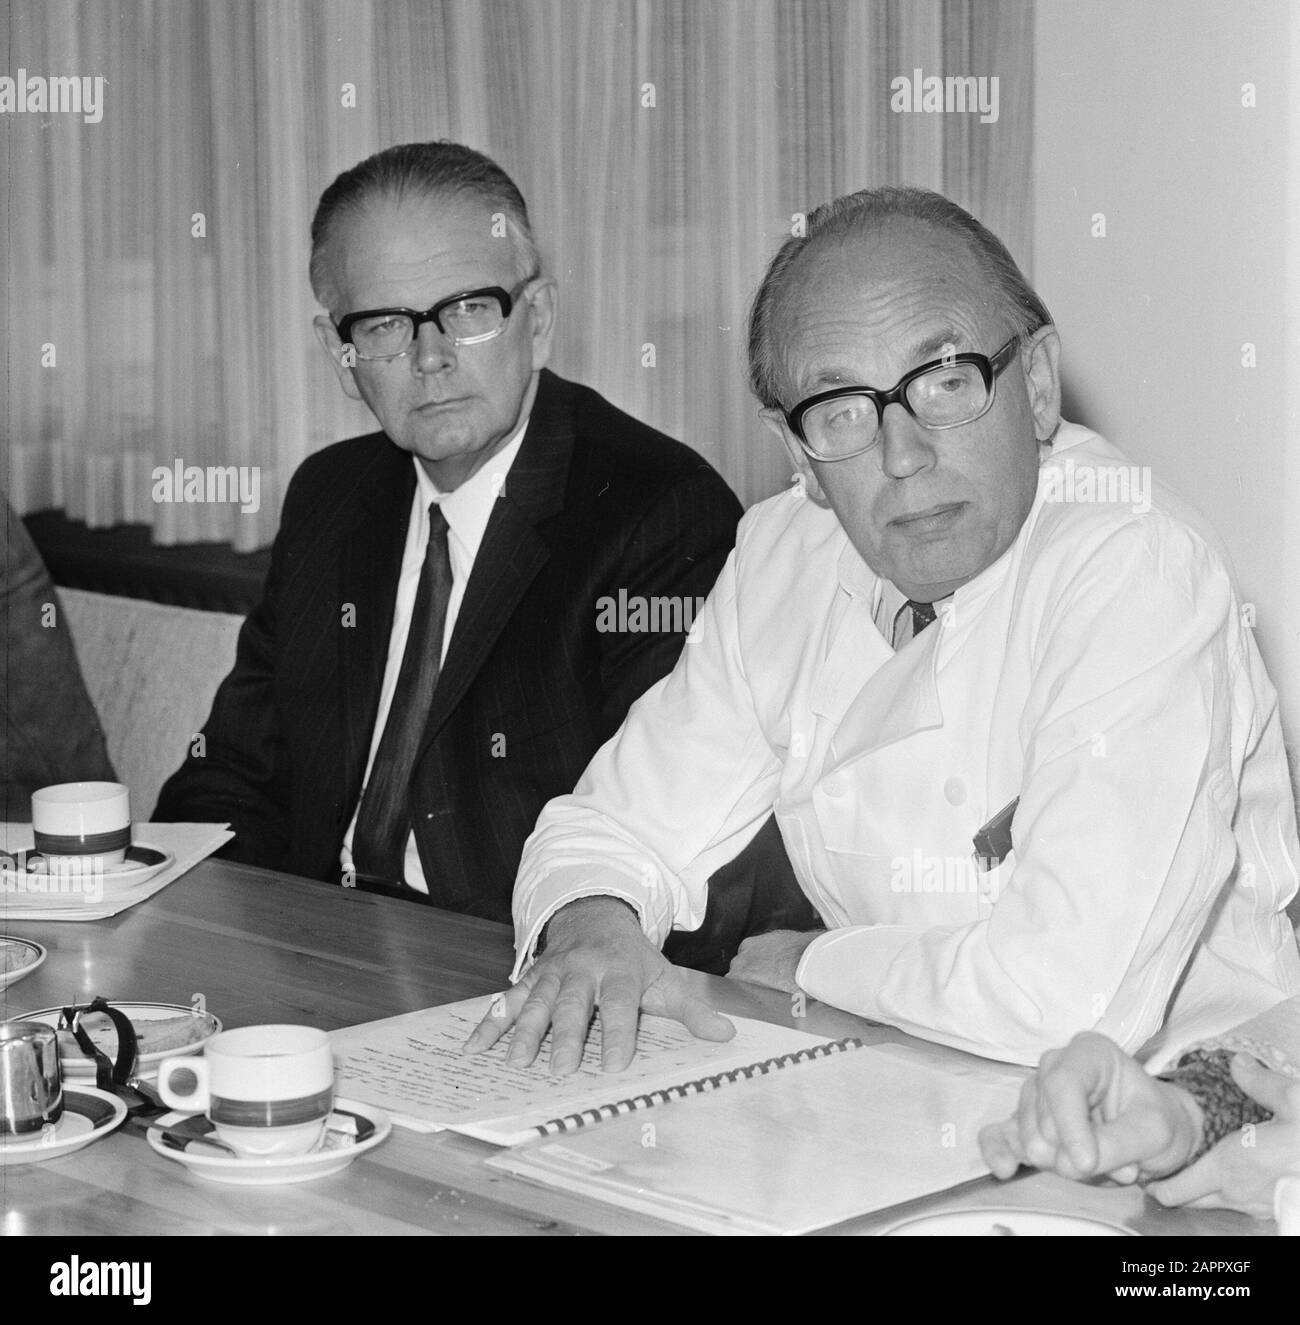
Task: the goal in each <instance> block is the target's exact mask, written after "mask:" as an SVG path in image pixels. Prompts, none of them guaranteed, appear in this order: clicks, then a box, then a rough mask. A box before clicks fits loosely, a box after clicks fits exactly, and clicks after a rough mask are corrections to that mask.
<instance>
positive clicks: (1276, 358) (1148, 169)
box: [1033, 0, 1300, 763]
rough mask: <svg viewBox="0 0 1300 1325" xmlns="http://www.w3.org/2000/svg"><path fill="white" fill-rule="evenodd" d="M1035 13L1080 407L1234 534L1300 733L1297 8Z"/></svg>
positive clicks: (1040, 196)
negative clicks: (1250, 98) (1250, 95)
mask: <svg viewBox="0 0 1300 1325" xmlns="http://www.w3.org/2000/svg"><path fill="white" fill-rule="evenodd" d="M1034 21H1035V39H1034V45H1035V51H1034V54H1035V112H1034V113H1035V120H1034V191H1033V207H1034V252H1033V270H1034V277H1035V281H1036V284H1037V286H1038V288H1039V290H1040V291H1041V293H1042V294H1043V296H1044V298H1045V299H1046V300H1047V303H1048V307H1049V308H1051V310H1052V312H1053V314H1054V316H1055V318H1056V321H1057V324H1058V325H1059V327H1060V329H1061V335H1062V340H1063V344H1064V362H1065V365H1066V388H1067V404H1068V405H1069V407H1070V413H1071V416H1072V417H1075V418H1078V419H1079V420H1080V421H1081V422H1084V423H1087V424H1089V425H1090V426H1092V427H1095V428H1097V429H1098V430H1099V431H1101V432H1103V433H1105V434H1106V435H1107V436H1108V437H1110V439H1111V440H1112V441H1114V442H1116V443H1117V444H1118V445H1119V446H1121V447H1122V448H1124V449H1125V450H1126V451H1128V452H1129V454H1130V455H1131V456H1132V457H1133V459H1134V460H1135V461H1136V462H1137V463H1140V464H1149V465H1150V466H1151V467H1152V469H1153V471H1154V472H1155V474H1156V476H1157V477H1159V478H1163V480H1164V481H1165V482H1167V483H1169V484H1170V485H1171V486H1173V487H1175V488H1177V489H1178V490H1179V491H1180V492H1181V493H1182V494H1183V495H1184V496H1185V497H1187V498H1189V499H1190V500H1191V501H1192V502H1193V503H1194V504H1195V505H1197V506H1198V507H1199V508H1200V509H1201V510H1202V511H1203V512H1204V513H1205V514H1206V515H1208V516H1209V517H1210V518H1211V520H1212V521H1213V523H1214V524H1215V526H1216V527H1217V528H1218V530H1219V532H1220V533H1221V534H1222V535H1223V537H1224V539H1225V540H1226V541H1227V544H1228V547H1229V549H1230V551H1231V553H1232V555H1233V559H1234V561H1235V564H1236V568H1237V572H1238V575H1239V578H1240V580H1241V584H1242V589H1243V593H1244V596H1245V598H1246V599H1247V600H1249V601H1250V602H1252V603H1253V604H1255V608H1256V620H1257V626H1256V635H1257V639H1258V641H1259V645H1260V648H1261V650H1262V652H1263V654H1264V657H1265V660H1266V662H1267V663H1268V666H1269V670H1270V672H1271V674H1272V676H1273V679H1274V682H1275V683H1276V685H1277V687H1278V690H1279V692H1280V694H1281V697H1282V711H1283V718H1284V721H1285V724H1286V727H1287V732H1288V737H1289V740H1290V742H1291V744H1293V745H1300V530H1298V529H1297V520H1296V510H1297V501H1298V500H1300V458H1297V455H1296V452H1297V443H1298V442H1300V437H1298V436H1297V433H1298V432H1300V427H1298V422H1300V382H1298V380H1297V379H1298V377H1300V344H1298V338H1300V254H1298V252H1297V250H1300V128H1298V127H1297V119H1298V118H1300V6H1294V5H1292V4H1290V3H1288V0H1242V2H1241V3H1237V4H1232V5H1225V4H1223V3H1222V2H1221V0H1181V2H1180V3H1177V4H1174V3H1171V2H1170V0H1077V2H1074V0H1040V3H1039V4H1038V5H1036V6H1035V14H1034ZM1247 83H1251V84H1254V88H1255V99H1256V105H1255V106H1254V107H1253V108H1248V107H1245V106H1243V104H1242V102H1243V95H1247V94H1243V84H1247ZM1097 213H1102V214H1104V217H1105V228H1106V233H1105V237H1104V238H1099V237H1094V236H1093V234H1092V230H1093V227H1094V215H1095V214H1097ZM1246 342H1250V343H1251V344H1253V346H1254V347H1255V355H1256V362H1257V366H1256V367H1254V368H1248V367H1244V366H1243V363H1242V357H1243V349H1242V347H1243V345H1244V344H1245V343H1246ZM1294 762H1295V761H1294V760H1293V763H1294Z"/></svg>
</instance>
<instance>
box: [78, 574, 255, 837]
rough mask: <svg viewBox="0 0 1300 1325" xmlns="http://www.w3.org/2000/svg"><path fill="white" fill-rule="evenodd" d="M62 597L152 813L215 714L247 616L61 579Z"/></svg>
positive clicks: (93, 684)
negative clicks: (70, 584) (65, 584)
mask: <svg viewBox="0 0 1300 1325" xmlns="http://www.w3.org/2000/svg"><path fill="white" fill-rule="evenodd" d="M59 600H60V602H61V603H62V604H63V611H64V614H65V615H66V617H67V621H68V625H69V627H70V628H71V631H72V640H73V643H74V644H75V645H76V649H77V658H78V661H79V662H80V663H81V671H82V674H83V675H84V676H85V678H86V689H87V690H88V691H89V692H90V698H91V701H92V702H93V703H94V705H95V708H96V710H97V711H98V713H99V719H100V721H101V722H102V723H103V726H104V735H105V737H106V738H107V740H108V753H109V757H110V758H111V759H112V761H113V767H114V768H115V769H116V770H117V776H118V777H119V778H120V779H121V781H123V782H125V783H126V785H127V786H128V787H130V789H131V817H132V818H133V819H134V820H135V821H136V822H137V823H143V822H144V821H145V820H147V819H148V818H149V816H150V815H151V814H152V813H153V808H154V806H155V805H156V804H157V801H158V792H159V790H160V789H161V787H162V784H163V783H164V782H165V781H166V780H167V778H169V777H170V776H171V774H172V773H174V772H175V771H176V769H178V768H179V767H180V764H181V760H182V759H183V758H184V757H185V752H186V749H187V748H188V746H189V744H190V742H191V741H192V740H193V739H194V737H195V735H196V734H197V733H198V732H199V730H200V729H201V728H202V726H203V724H204V722H206V721H207V717H208V710H209V709H210V708H211V707H212V698H213V696H214V695H215V694H216V690H217V686H218V685H220V683H221V681H222V680H223V678H224V677H225V675H226V673H227V672H229V671H230V668H231V666H232V665H233V663H234V661H235V641H236V639H237V637H238V635H239V628H240V626H241V625H243V622H244V619H243V617H239V616H233V615H231V614H230V613H227V612H200V611H197V610H195V609H194V608H189V607H169V606H166V605H164V604H162V603H151V602H147V601H145V600H144V599H142V598H119V597H117V596H115V595H111V594H101V593H91V592H89V591H88V590H85V589H60V590H59Z"/></svg>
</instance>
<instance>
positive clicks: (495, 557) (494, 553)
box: [423, 371, 574, 749]
mask: <svg viewBox="0 0 1300 1325" xmlns="http://www.w3.org/2000/svg"><path fill="white" fill-rule="evenodd" d="M573 441H574V429H573V418H572V410H571V407H570V404H569V399H568V393H567V391H566V390H565V387H564V383H563V382H561V381H560V380H559V379H557V378H556V377H554V376H553V375H552V374H551V373H548V372H546V371H543V372H542V375H541V380H540V382H539V383H538V388H537V397H536V399H535V400H534V402H533V410H532V414H531V415H530V416H529V422H528V430H527V431H526V432H525V433H524V440H523V444H522V445H521V446H520V448H519V454H518V455H517V456H516V457H515V462H514V464H513V465H511V467H510V473H509V474H508V475H507V477H506V481H505V485H504V487H503V489H502V492H501V495H500V496H499V497H498V498H497V500H496V502H495V504H494V505H493V508H492V515H491V517H490V518H489V520H488V525H487V529H486V530H485V531H484V534H483V542H482V545H481V546H480V547H479V551H478V556H477V557H476V558H475V559H474V569H473V570H472V571H471V572H470V577H469V583H468V584H467V585H466V586H465V596H464V598H463V599H462V600H461V605H460V611H459V613H458V614H457V617H456V625H455V628H454V630H453V632H452V637H451V647H450V648H449V649H448V651H447V658H446V661H445V662H444V663H443V667H442V673H441V675H440V676H439V677H438V686H437V689H436V690H435V691H434V693H433V705H432V707H431V708H430V710H429V718H428V721H427V723H426V724H425V730H424V745H423V749H427V748H428V746H429V744H430V743H431V742H432V741H433V739H434V738H435V737H436V736H437V734H438V731H439V729H440V728H441V727H442V724H443V723H444V722H446V720H447V718H448V717H449V716H450V714H451V713H452V711H453V710H454V709H455V707H456V705H457V704H459V703H460V701H461V699H462V698H463V696H464V694H465V691H466V690H467V689H468V688H469V686H470V684H471V683H472V682H473V680H474V678H475V676H477V675H478V672H479V669H480V668H481V667H482V665H483V660H484V659H485V658H486V657H487V655H488V653H489V652H490V651H491V649H492V646H493V645H494V644H495V643H496V641H497V638H498V637H499V636H500V634H501V632H502V630H504V629H505V626H506V622H507V621H509V619H510V616H511V614H512V613H513V612H514V609H515V606H516V605H517V604H518V602H519V600H520V599H521V598H522V597H523V596H524V593H525V592H526V591H527V589H528V586H529V585H530V584H531V583H532V582H533V580H534V579H535V578H536V576H537V573H538V571H539V570H541V568H542V567H543V566H544V565H545V564H546V561H547V559H548V558H549V556H550V546H549V544H548V543H547V541H546V540H545V539H544V538H543V537H542V535H541V534H540V533H539V532H538V530H539V526H540V525H541V524H542V523H543V521H545V520H546V519H547V518H549V517H550V516H552V515H555V514H556V513H557V512H559V511H560V510H561V509H563V506H564V492H565V486H566V483H567V481H568V474H569V461H570V458H571V457H572V454H573Z"/></svg>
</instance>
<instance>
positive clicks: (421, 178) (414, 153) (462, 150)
mask: <svg viewBox="0 0 1300 1325" xmlns="http://www.w3.org/2000/svg"><path fill="white" fill-rule="evenodd" d="M407 193H412V194H415V195H416V196H418V197H423V198H435V199H443V198H452V197H457V196H470V197H474V198H478V199H480V200H481V201H483V202H485V203H486V204H487V205H488V206H490V207H492V208H494V209H495V210H497V211H500V212H502V213H504V215H505V220H506V226H507V228H508V230H509V231H510V234H511V237H512V239H513V241H514V248H515V267H516V270H517V272H518V276H519V279H520V280H521V281H522V280H526V279H527V278H528V277H530V276H532V275H534V274H535V273H537V272H539V271H540V270H541V258H540V256H539V254H538V251H537V243H536V241H535V240H534V239H533V231H532V226H531V224H530V223H529V220H528V206H527V204H526V203H525V202H524V195H523V194H522V193H520V192H519V189H518V187H517V186H516V184H515V182H514V180H512V179H511V178H510V176H509V175H507V174H506V172H505V171H504V170H502V169H501V167H500V166H499V165H497V163H496V162H495V161H493V160H492V159H491V158H490V157H486V156H484V155H483V153H482V152H476V151H474V149H473V148H472V147H465V146H464V145H463V144H461V143H454V142H451V141H450V140H449V139H445V138H443V139H439V140H438V141H436V142H431V143H401V144H399V145H398V146H396V147H387V148H385V149H384V150H383V151H382V152H376V153H375V154H374V155H373V156H368V157H367V158H366V159H365V160H364V161H362V162H359V163H358V164H357V165H355V166H353V167H352V168H351V169H350V170H345V171H344V172H343V173H342V174H341V175H340V176H339V177H338V178H337V179H336V180H335V181H334V182H333V183H332V184H331V185H330V186H329V188H327V189H326V190H325V192H324V193H322V194H321V198H320V202H319V203H318V204H317V206H316V215H315V217H313V219H312V223H311V264H310V268H309V273H310V276H311V288H312V291H313V292H314V293H315V295H316V298H317V299H319V300H320V302H321V303H322V304H323V305H324V306H325V307H326V308H330V311H331V312H334V311H336V310H334V309H333V308H332V307H331V300H332V298H333V297H334V291H333V289H332V288H331V282H330V277H329V272H328V266H329V264H328V262H327V260H326V250H327V248H328V243H329V238H330V235H331V234H332V233H333V231H334V229H335V227H336V225H337V223H338V221H339V220H340V218H341V217H343V216H345V215H349V214H354V213H356V212H358V211H360V210H361V209H362V208H363V207H364V206H365V205H366V204H367V203H369V202H370V201H371V200H372V199H373V198H375V197H376V196H387V197H389V198H392V199H393V200H394V201H396V202H400V201H401V200H402V198H403V197H404V196H405V195H406V194H407Z"/></svg>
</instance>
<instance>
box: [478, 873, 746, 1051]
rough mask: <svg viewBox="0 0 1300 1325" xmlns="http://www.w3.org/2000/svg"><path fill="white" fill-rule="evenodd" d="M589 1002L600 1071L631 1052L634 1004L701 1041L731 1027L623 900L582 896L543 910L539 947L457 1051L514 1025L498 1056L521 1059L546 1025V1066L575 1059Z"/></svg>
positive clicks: (490, 1041)
mask: <svg viewBox="0 0 1300 1325" xmlns="http://www.w3.org/2000/svg"><path fill="white" fill-rule="evenodd" d="M596 1009H599V1011H600V1034H601V1065H602V1066H603V1068H604V1069H605V1071H607V1072H621V1071H622V1070H623V1069H624V1068H625V1067H627V1065H628V1064H629V1063H630V1062H631V1061H632V1056H633V1054H635V1052H636V1027H637V1018H638V1017H639V1015H640V1013H642V1012H647V1013H650V1014H651V1015H654V1016H659V1017H671V1018H673V1020H675V1021H680V1022H681V1023H682V1024H683V1025H684V1026H685V1027H686V1029H687V1030H689V1031H690V1032H691V1034H692V1035H696V1036H698V1037H699V1038H700V1039H702V1040H729V1039H731V1037H732V1036H733V1035H734V1034H735V1033H736V1028H735V1027H734V1026H733V1025H732V1024H731V1022H729V1021H728V1020H727V1019H726V1017H723V1016H720V1015H719V1014H718V1013H716V1012H714V1011H713V1009H712V1008H711V1007H709V1005H708V1004H707V1003H705V1002H704V1001H703V1000H702V999H699V998H697V997H695V995H694V994H692V993H690V991H689V989H688V988H687V985H686V980H685V978H684V977H683V975H682V973H681V971H680V970H679V969H678V968H677V967H675V966H674V965H673V964H672V963H671V962H670V961H668V960H667V958H665V957H664V955H663V954H662V953H661V952H660V951H659V950H658V949H657V948H656V947H655V946H654V945H653V944H652V943H651V942H650V941H649V939H647V938H646V936H645V935H644V934H643V933H642V932H641V926H640V924H639V923H638V922H637V918H636V915H635V914H634V913H633V911H632V910H631V908H630V907H627V906H625V905H624V904H623V903H622V902H619V901H616V900H615V899H614V898H612V897H584V898H580V899H579V900H578V901H576V902H571V903H569V905H568V906H565V907H562V908H561V909H560V910H559V911H557V912H556V913H555V914H554V915H553V916H552V917H551V920H550V922H549V924H548V925H547V929H546V951H545V952H544V953H543V954H542V956H541V957H539V958H538V960H537V961H536V962H535V963H534V964H533V965H532V966H531V967H530V968H529V970H528V971H527V972H526V973H525V974H524V975H523V977H522V978H521V979H520V981H519V983H518V984H517V985H515V986H514V987H513V988H512V989H510V990H507V991H506V993H504V994H502V995H500V996H499V997H498V998H496V999H494V1000H493V1006H492V1010H491V1011H490V1012H489V1013H488V1015H487V1016H486V1017H484V1018H483V1020H482V1021H481V1022H480V1023H479V1024H478V1026H477V1027H476V1028H475V1030H474V1033H473V1034H472V1035H471V1036H470V1037H469V1039H468V1040H467V1041H466V1043H465V1050H466V1052H467V1053H479V1052H481V1051H482V1050H484V1049H488V1048H490V1047H491V1046H492V1045H494V1044H495V1043H496V1042H497V1040H499V1039H500V1038H501V1036H502V1035H503V1034H504V1033H505V1032H506V1031H508V1030H509V1029H510V1028H511V1027H512V1026H513V1027H514V1033H513V1035H512V1037H511V1041H510V1049H509V1052H508V1053H507V1054H506V1061H507V1062H508V1063H510V1064H511V1065H512V1066H515V1067H527V1066H528V1065H529V1064H530V1063H531V1062H532V1061H533V1060H534V1059H535V1058H536V1057H537V1052H538V1050H539V1049H540V1047H541V1044H542V1040H543V1039H544V1038H545V1036H546V1032H547V1029H548V1028H552V1030H553V1038H552V1042H551V1071H552V1072H554V1073H556V1074H557V1075H564V1074H566V1073H569V1072H573V1071H575V1070H576V1068H577V1066H578V1064H579V1063H580V1062H581V1061H582V1052H583V1047H584V1046H585V1045H586V1042H587V1031H588V1028H589V1027H590V1025H591V1016H592V1013H593V1011H595V1010H596Z"/></svg>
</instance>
